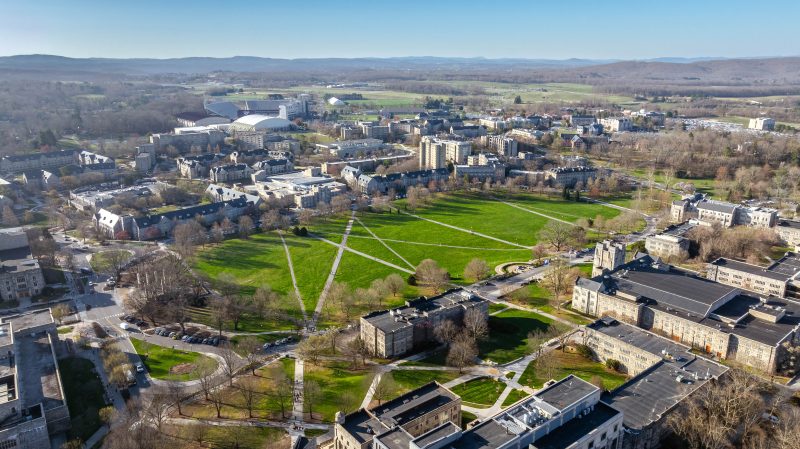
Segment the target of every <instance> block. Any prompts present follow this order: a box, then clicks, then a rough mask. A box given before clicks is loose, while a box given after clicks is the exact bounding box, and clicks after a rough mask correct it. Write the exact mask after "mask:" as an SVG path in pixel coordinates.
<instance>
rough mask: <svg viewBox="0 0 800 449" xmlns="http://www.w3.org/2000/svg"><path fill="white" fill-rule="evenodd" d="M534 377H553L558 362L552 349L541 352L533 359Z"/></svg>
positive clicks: (556, 371) (544, 378)
mask: <svg viewBox="0 0 800 449" xmlns="http://www.w3.org/2000/svg"><path fill="white" fill-rule="evenodd" d="M534 363H535V365H534V367H535V368H536V377H538V378H539V379H543V380H545V381H548V380H551V379H554V378H555V377H556V374H557V373H558V368H559V363H558V360H557V359H556V358H555V355H554V354H553V352H552V351H547V352H542V353H540V354H539V356H538V357H536V360H534Z"/></svg>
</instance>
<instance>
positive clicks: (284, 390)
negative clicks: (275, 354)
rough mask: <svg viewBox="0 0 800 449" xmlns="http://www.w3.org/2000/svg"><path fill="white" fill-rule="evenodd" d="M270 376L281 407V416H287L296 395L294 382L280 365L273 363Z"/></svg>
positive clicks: (273, 390) (273, 392)
mask: <svg viewBox="0 0 800 449" xmlns="http://www.w3.org/2000/svg"><path fill="white" fill-rule="evenodd" d="M269 376H270V378H271V379H272V382H273V385H274V387H273V389H272V394H273V395H274V396H275V399H276V400H277V402H278V406H279V407H280V408H281V417H282V418H285V417H286V412H287V411H288V410H289V408H290V407H291V405H292V399H293V395H294V382H293V381H292V379H289V377H287V376H286V373H285V372H284V371H283V369H282V368H281V366H280V365H277V364H276V365H273V366H272V367H271V368H270V370H269Z"/></svg>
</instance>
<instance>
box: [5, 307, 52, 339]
mask: <svg viewBox="0 0 800 449" xmlns="http://www.w3.org/2000/svg"><path fill="white" fill-rule="evenodd" d="M2 323H3V324H5V323H10V324H11V332H13V333H14V334H18V333H19V332H22V331H24V330H25V329H30V328H32V327H39V326H42V325H45V324H51V323H54V321H53V316H52V315H51V314H50V309H42V310H37V311H35V312H29V313H24V314H21V315H14V316H10V317H7V318H3V320H2Z"/></svg>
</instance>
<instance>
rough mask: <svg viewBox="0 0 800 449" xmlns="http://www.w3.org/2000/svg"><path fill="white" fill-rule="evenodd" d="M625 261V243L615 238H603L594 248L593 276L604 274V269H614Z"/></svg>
mask: <svg viewBox="0 0 800 449" xmlns="http://www.w3.org/2000/svg"><path fill="white" fill-rule="evenodd" d="M624 263H625V244H624V243H622V242H615V241H613V240H603V241H602V242H599V243H598V244H597V246H596V247H595V248H594V263H593V264H592V277H595V276H599V275H601V274H603V271H604V270H608V271H614V270H616V269H617V268H619V266H620V265H623V264H624Z"/></svg>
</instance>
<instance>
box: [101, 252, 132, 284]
mask: <svg viewBox="0 0 800 449" xmlns="http://www.w3.org/2000/svg"><path fill="white" fill-rule="evenodd" d="M93 257H97V258H99V259H100V261H99V263H98V264H97V265H99V266H98V268H99V270H100V271H101V272H103V273H106V274H108V275H109V276H111V277H113V278H114V280H115V281H119V277H120V274H122V270H123V268H125V265H127V263H128V262H129V261H130V260H131V259H132V258H133V254H131V253H129V252H128V251H126V250H121V249H113V250H109V251H103V252H101V253H96V254H95V255H94V256H93Z"/></svg>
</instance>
